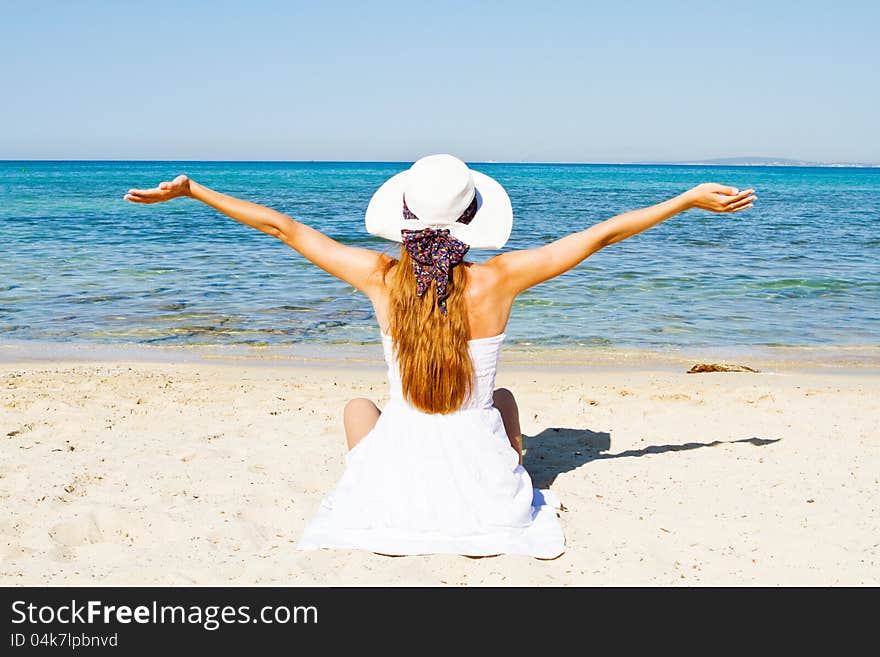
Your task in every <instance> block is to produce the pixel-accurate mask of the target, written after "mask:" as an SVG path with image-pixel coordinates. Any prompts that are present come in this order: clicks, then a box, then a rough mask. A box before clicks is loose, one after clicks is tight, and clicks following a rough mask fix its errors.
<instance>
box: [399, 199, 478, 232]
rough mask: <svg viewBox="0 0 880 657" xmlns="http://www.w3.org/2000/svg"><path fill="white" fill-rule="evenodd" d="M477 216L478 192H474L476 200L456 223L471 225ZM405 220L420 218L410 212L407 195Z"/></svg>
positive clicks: (404, 200)
mask: <svg viewBox="0 0 880 657" xmlns="http://www.w3.org/2000/svg"><path fill="white" fill-rule="evenodd" d="M476 214H477V190H474V198H473V200H472V201H471V202H470V203H469V204H468V206H467V207H466V208H465V209H464V212H462V213H461V216H460V217H459V218H458V219H456V220H455V223H458V224H465V225H467V224H469V223H471V221H473V219H474V215H476ZM403 218H404V219H411V220H413V221H418V220H419V218H418V217H417V216H416V215H415V214H414V213H413V211H412V210H410V209H409V208H408V207H407V205H406V195H405V194H404V196H403Z"/></svg>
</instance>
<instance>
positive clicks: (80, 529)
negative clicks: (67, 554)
mask: <svg viewBox="0 0 880 657" xmlns="http://www.w3.org/2000/svg"><path fill="white" fill-rule="evenodd" d="M49 537H50V538H51V539H52V540H53V541H55V542H56V543H58V544H59V545H63V546H65V547H76V546H77V545H85V544H86V543H100V542H101V541H103V540H104V536H103V534H102V533H101V529H100V528H99V527H98V523H97V521H96V520H95V516H94V514H92V513H86V514H83V515H81V516H76V517H74V518H71V519H70V520H65V521H63V522H59V523H58V524H56V525H54V526H53V527H52V528H51V529H50V530H49Z"/></svg>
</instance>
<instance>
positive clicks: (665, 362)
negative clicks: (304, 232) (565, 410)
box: [0, 341, 880, 374]
mask: <svg viewBox="0 0 880 657" xmlns="http://www.w3.org/2000/svg"><path fill="white" fill-rule="evenodd" d="M120 362H127V363H169V364H173V363H201V364H212V363H213V364H224V365H241V366H291V367H306V368H313V367H327V368H338V369H361V368H363V369H377V368H378V369H383V368H384V367H385V363H384V357H383V353H382V346H381V344H379V343H372V344H352V343H347V344H336V345H334V344H323V343H302V344H297V345H286V346H276V345H270V346H249V345H173V346H171V345H168V346H154V345H144V344H138V343H114V344H102V343H88V342H79V343H76V342H73V343H56V342H42V341H16V342H0V366H4V367H6V366H15V365H33V364H40V363H44V364H60V363H67V364H74V363H120ZM697 363H723V364H734V365H746V366H749V367H752V368H754V369H757V370H759V371H761V372H773V371H786V372H792V371H800V372H830V371H833V372H837V373H848V372H851V373H854V374H873V373H880V346H873V345H827V346H815V345H802V346H764V345H728V346H713V347H668V348H665V349H657V348H654V349H651V348H645V349H639V348H627V347H572V346H558V347H557V346H553V347H544V346H526V345H517V344H507V345H505V346H504V349H503V350H502V353H501V357H500V360H499V367H509V368H512V369H514V370H525V369H537V370H548V369H549V370H576V369H580V368H599V369H606V370H658V371H670V372H677V371H682V372H683V371H686V370H687V369H689V368H690V367H691V366H693V365H695V364H697Z"/></svg>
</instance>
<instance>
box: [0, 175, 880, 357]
mask: <svg viewBox="0 0 880 657" xmlns="http://www.w3.org/2000/svg"><path fill="white" fill-rule="evenodd" d="M407 166H408V164H404V163H399V164H393V163H326V162H320V163H277V162H271V163H243V162H15V161H4V162H0V256H2V257H0V343H4V342H6V343H12V342H15V343H19V342H22V341H25V342H26V341H41V342H46V341H49V342H63V343H81V342H86V343H120V342H121V343H135V344H157V345H168V344H171V345H173V344H200V345H205V344H210V345H290V344H301V343H321V344H325V345H328V344H329V345H334V344H336V345H339V344H359V343H376V342H378V340H379V334H378V328H377V326H376V323H375V319H374V317H373V313H372V309H371V307H370V304H369V302H368V301H367V300H366V298H364V297H362V296H361V295H360V294H358V293H357V292H356V291H354V290H353V289H352V288H351V287H349V286H347V285H345V284H344V283H342V282H340V281H337V280H336V279H334V278H332V277H331V276H329V275H328V274H326V273H324V272H323V271H321V270H320V269H318V268H317V267H315V266H313V265H311V264H310V263H308V262H307V261H306V260H304V259H303V258H302V257H301V256H299V255H298V254H297V253H296V252H294V251H292V250H291V249H289V248H288V247H286V246H284V245H283V244H281V243H280V242H278V241H277V240H274V239H272V238H270V237H268V236H266V235H263V234H261V233H259V232H257V231H254V230H252V229H248V228H246V227H244V226H242V225H239V224H237V223H236V222H234V221H232V220H231V219H228V218H226V217H224V216H223V215H220V214H219V213H217V212H215V211H213V210H211V209H210V208H208V207H206V206H203V205H201V204H199V203H198V202H196V201H192V200H190V199H176V200H175V201H172V202H170V203H166V204H160V205H153V206H142V205H134V204H130V203H128V202H126V201H124V200H123V198H122V195H123V194H124V193H125V192H126V191H127V190H128V189H129V188H130V187H149V186H153V185H155V184H156V183H158V182H159V181H161V180H166V179H171V178H173V177H174V176H175V175H176V174H179V173H186V174H188V175H190V176H191V177H192V178H194V179H196V180H198V181H199V182H201V183H203V184H205V185H208V186H209V187H213V188H215V189H217V190H219V191H222V192H226V193H229V194H233V195H236V196H240V197H242V198H246V199H248V200H251V201H255V202H258V203H264V204H267V205H269V206H271V207H273V208H275V209H277V210H279V211H281V212H284V213H286V214H289V215H291V216H292V217H294V218H295V219H298V220H300V221H302V222H305V223H307V224H310V225H312V226H314V227H316V228H318V229H320V230H322V231H324V232H326V233H328V234H329V235H331V236H332V237H334V238H336V239H339V240H341V241H343V242H345V243H348V244H354V245H358V246H362V247H367V248H373V249H377V250H382V251H386V252H389V253H395V252H396V249H397V248H398V247H397V246H396V245H393V244H391V243H389V242H385V241H383V240H379V239H375V238H373V237H371V236H369V235H368V234H367V233H366V231H365V230H364V226H363V212H364V209H365V208H366V206H367V203H368V201H369V199H370V196H371V194H372V193H373V191H374V190H375V189H376V188H377V187H378V186H379V185H380V184H381V183H382V182H383V181H384V180H385V179H387V178H388V177H389V176H391V175H393V174H395V173H397V172H398V171H400V170H403V169H404V168H406V167H407ZM472 167H473V168H474V169H477V170H479V171H483V172H484V173H486V174H489V175H491V176H493V177H495V178H496V179H497V180H498V181H500V182H501V183H502V184H503V185H504V186H505V187H506V188H507V190H508V192H509V194H510V196H511V199H512V201H513V207H514V213H515V220H514V230H513V234H512V237H511V239H510V241H509V242H508V245H507V246H506V247H505V248H506V249H520V248H529V247H534V246H537V245H540V244H544V243H546V242H548V241H550V240H553V239H556V238H559V237H561V236H563V235H565V234H567V233H570V232H573V231H577V230H582V229H584V228H587V227H589V226H590V225H592V224H593V223H596V222H599V221H602V220H604V219H607V218H609V217H611V216H613V215H615V214H618V213H620V212H623V211H626V210H631V209H634V208H638V207H641V206H644V205H650V204H652V203H656V202H658V201H661V200H663V199H665V198H667V197H670V196H673V195H675V194H678V193H679V192H681V191H683V190H685V189H687V188H688V187H690V186H692V185H695V184H697V183H700V182H705V181H715V182H722V183H728V184H731V185H735V186H737V187H739V188H741V189H743V188H746V187H754V188H755V189H756V190H757V193H758V195H759V200H758V203H757V204H756V206H755V207H754V208H752V209H751V210H749V211H746V212H744V213H738V214H734V215H712V214H710V213H706V212H700V211H690V212H687V213H685V214H683V215H680V216H678V217H676V218H674V219H672V220H670V221H668V222H666V223H664V224H662V225H660V226H658V227H655V228H653V229H651V230H649V231H648V232H646V233H643V234H641V235H638V236H636V237H634V238H632V239H630V240H627V241H625V242H622V243H618V244H615V245H612V246H610V247H608V248H607V249H604V250H603V251H600V252H599V253H597V254H595V255H594V256H592V257H591V258H590V259H588V260H587V261H585V262H584V263H583V264H581V265H580V266H579V267H577V268H576V269H574V270H572V271H570V272H568V273H566V274H564V275H563V276H560V277H558V278H556V279H554V280H552V281H548V282H547V283H544V284H542V285H540V286H538V287H536V288H533V289H532V290H529V291H528V292H526V293H525V294H523V295H522V296H521V297H520V298H519V299H518V300H517V302H516V305H515V307H514V309H513V313H512V315H511V320H510V324H509V326H508V331H507V333H508V336H509V340H510V341H511V342H513V343H515V344H520V345H541V346H576V345H580V346H588V347H589V346H599V347H612V348H613V347H627V348H631V347H636V348H638V347H644V348H657V347H682V346H696V347H705V346H710V347H711V346H730V345H738V346H751V345H809V346H819V345H880V169H844V168H791V167H700V166H641V165H620V166H617V165H548V164H476V163H475V164H473V165H472ZM491 255H494V252H489V251H482V252H478V251H473V252H471V253H470V254H469V255H468V258H469V259H470V260H474V261H482V260H484V259H486V258H488V257H490V256H491Z"/></svg>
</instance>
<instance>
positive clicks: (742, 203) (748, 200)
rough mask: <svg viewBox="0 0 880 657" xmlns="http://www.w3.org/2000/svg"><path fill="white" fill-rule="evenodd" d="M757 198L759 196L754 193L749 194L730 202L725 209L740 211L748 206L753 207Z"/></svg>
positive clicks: (727, 210)
mask: <svg viewBox="0 0 880 657" xmlns="http://www.w3.org/2000/svg"><path fill="white" fill-rule="evenodd" d="M757 198H758V197H757V196H755V195H754V194H750V195H749V196H746V197H744V198H741V199H740V200H739V201H736V202H735V203H730V204H728V206H727V207H726V208H725V210H724V211H725V212H739V211H740V210H745V209H746V208H750V207H752V205H753V204H754V202H755V201H756V200H757Z"/></svg>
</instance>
